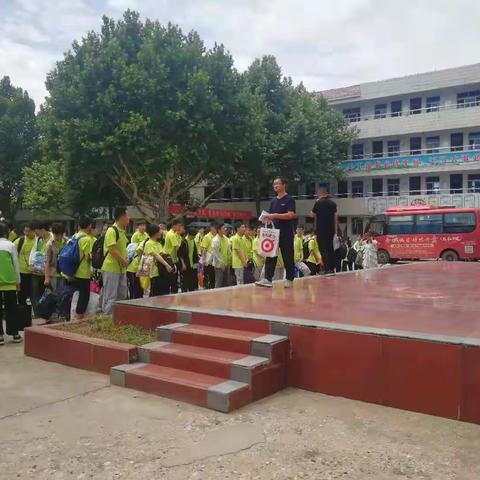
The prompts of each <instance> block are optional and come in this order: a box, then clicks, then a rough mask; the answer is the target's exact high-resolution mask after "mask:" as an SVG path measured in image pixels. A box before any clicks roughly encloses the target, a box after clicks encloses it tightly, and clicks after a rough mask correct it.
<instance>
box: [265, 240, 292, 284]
mask: <svg viewBox="0 0 480 480" xmlns="http://www.w3.org/2000/svg"><path fill="white" fill-rule="evenodd" d="M279 246H280V252H281V253H282V258H283V263H284V265H285V270H286V277H287V280H291V281H293V279H294V277H295V262H294V260H293V232H292V234H291V235H282V233H280V245H279ZM276 266H277V257H267V258H266V259H265V278H266V279H267V280H270V281H272V278H273V275H274V274H275V267H276Z"/></svg>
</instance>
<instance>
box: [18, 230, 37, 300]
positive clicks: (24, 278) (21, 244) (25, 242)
mask: <svg viewBox="0 0 480 480" xmlns="http://www.w3.org/2000/svg"><path fill="white" fill-rule="evenodd" d="M33 227H34V225H33V224H32V223H26V224H25V225H24V226H23V236H22V237H19V238H17V239H16V240H15V242H14V245H15V247H16V249H17V253H18V265H19V269H20V291H19V292H18V303H19V304H20V305H26V304H27V299H29V298H31V296H32V272H31V271H30V267H29V259H30V252H31V251H32V248H33V244H34V243H35V230H34V229H33Z"/></svg>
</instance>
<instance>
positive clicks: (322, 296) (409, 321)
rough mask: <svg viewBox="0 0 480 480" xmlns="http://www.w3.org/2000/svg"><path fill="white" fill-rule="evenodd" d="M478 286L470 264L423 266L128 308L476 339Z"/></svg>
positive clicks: (479, 332)
mask: <svg viewBox="0 0 480 480" xmlns="http://www.w3.org/2000/svg"><path fill="white" fill-rule="evenodd" d="M479 288H480V268H478V264H477V263H475V262H423V263H417V264H411V265H407V266H399V267H391V268H384V269H383V268H382V269H378V270H372V271H365V272H358V273H355V272H354V273H351V274H346V275H337V276H334V277H312V278H307V279H302V280H301V281H296V282H295V285H294V288H292V289H284V288H283V286H282V285H281V284H279V285H276V286H275V288H273V289H271V290H270V289H262V288H258V287H256V286H254V285H251V286H246V287H243V288H239V289H235V288H230V289H219V290H206V291H202V292H199V293H196V294H193V295H171V296H164V297H153V298H145V299H141V300H132V301H130V302H129V304H130V305H132V304H133V305H139V306H143V307H147V308H162V307H163V306H168V305H170V306H175V307H176V308H180V309H182V310H186V311H188V310H189V309H195V308H202V309H208V310H209V311H210V313H214V311H215V310H219V311H221V314H222V315H224V312H225V311H230V312H232V314H234V315H235V316H236V317H240V318H241V316H242V314H250V315H254V316H258V318H259V319H261V318H262V316H264V315H273V316H276V317H279V319H282V318H284V319H285V321H286V322H288V321H289V319H292V318H298V319H307V320H313V321H322V322H329V323H330V322H335V323H339V324H349V325H356V326H363V327H371V328H388V329H396V330H403V331H413V332H421V333H427V334H428V333H430V334H441V335H452V336H460V337H465V336H467V337H475V338H480V328H479V327H478V326H477V317H478V302H477V294H476V292H478V290H479ZM372 297H373V298H372ZM392 305H394V306H395V308H392Z"/></svg>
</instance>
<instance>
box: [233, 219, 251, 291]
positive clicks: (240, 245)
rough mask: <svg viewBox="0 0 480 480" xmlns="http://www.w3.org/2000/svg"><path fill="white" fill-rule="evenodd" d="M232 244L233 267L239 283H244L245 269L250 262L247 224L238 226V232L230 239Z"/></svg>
mask: <svg viewBox="0 0 480 480" xmlns="http://www.w3.org/2000/svg"><path fill="white" fill-rule="evenodd" d="M230 244H231V246H232V267H233V271H234V273H235V278H236V280H237V285H243V283H244V270H245V268H246V267H247V264H248V243H247V241H246V240H245V225H244V224H241V225H239V226H238V228H237V233H236V234H235V235H233V237H232V238H231V239H230Z"/></svg>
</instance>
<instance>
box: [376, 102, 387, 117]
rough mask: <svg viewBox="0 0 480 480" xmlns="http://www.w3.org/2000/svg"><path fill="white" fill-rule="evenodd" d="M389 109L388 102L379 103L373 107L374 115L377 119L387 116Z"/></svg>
mask: <svg viewBox="0 0 480 480" xmlns="http://www.w3.org/2000/svg"><path fill="white" fill-rule="evenodd" d="M387 109H388V104H387V103H377V104H376V105H375V106H374V108H373V112H374V115H373V117H374V118H375V119H378V118H387Z"/></svg>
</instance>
